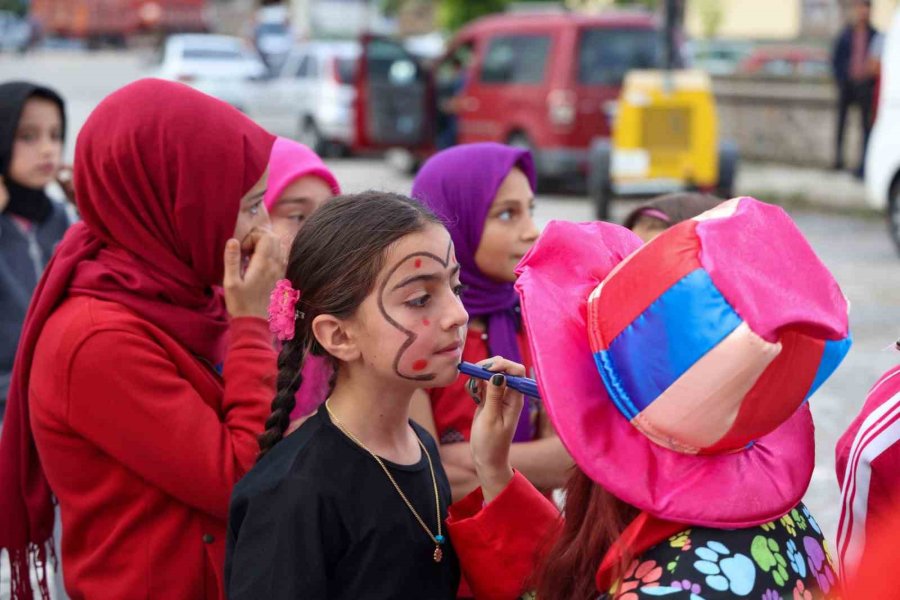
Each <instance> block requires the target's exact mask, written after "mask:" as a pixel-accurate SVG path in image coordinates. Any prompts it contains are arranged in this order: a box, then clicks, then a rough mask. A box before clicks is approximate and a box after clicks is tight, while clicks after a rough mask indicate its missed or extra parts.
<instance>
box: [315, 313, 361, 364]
mask: <svg viewBox="0 0 900 600" xmlns="http://www.w3.org/2000/svg"><path fill="white" fill-rule="evenodd" d="M347 325H348V324H347V323H346V322H344V321H342V320H341V319H338V318H337V317H335V316H333V315H318V316H317V317H316V318H315V319H313V322H312V334H313V336H315V338H316V341H318V342H319V345H320V346H322V348H323V349H324V350H325V351H326V352H328V354H330V355H331V356H333V357H335V358H336V359H338V360H341V361H344V362H351V361H353V360H356V359H357V358H359V355H360V352H359V348H357V347H356V342H355V341H354V339H353V336H351V335H350V334H349V331H348V329H347Z"/></svg>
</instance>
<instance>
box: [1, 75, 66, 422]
mask: <svg viewBox="0 0 900 600" xmlns="http://www.w3.org/2000/svg"><path fill="white" fill-rule="evenodd" d="M65 132H66V114H65V105H64V104H63V100H62V98H61V97H60V96H59V94H57V93H56V92H54V91H53V90H51V89H49V88H46V87H42V86H39V85H35V84H32V83H28V82H12V83H4V84H2V85H0V423H2V422H3V413H4V410H5V408H6V397H7V394H8V392H9V380H10V377H11V376H12V369H13V357H14V356H15V353H16V346H18V344H19V335H20V334H21V331H22V322H23V321H24V320H25V312H26V311H27V310H28V303H29V301H30V300H31V294H32V292H33V291H34V288H35V286H36V285H37V282H38V279H39V278H40V276H41V272H43V270H44V267H45V266H46V265H47V261H48V260H50V254H51V253H52V252H53V248H54V247H55V246H56V244H57V243H59V240H61V239H62V236H63V234H64V233H65V231H66V229H67V228H68V227H69V225H70V220H69V217H68V215H67V213H66V210H65V207H64V205H62V204H60V203H58V202H54V201H52V200H51V199H50V197H49V196H47V193H46V191H45V190H46V188H47V186H48V185H49V184H50V183H51V182H52V181H54V180H55V179H56V178H57V177H58V175H59V173H60V165H61V161H62V150H63V141H64V139H65Z"/></svg>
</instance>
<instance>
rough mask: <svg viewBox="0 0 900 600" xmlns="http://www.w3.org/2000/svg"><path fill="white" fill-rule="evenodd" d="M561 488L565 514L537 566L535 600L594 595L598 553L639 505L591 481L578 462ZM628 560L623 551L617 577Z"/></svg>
mask: <svg viewBox="0 0 900 600" xmlns="http://www.w3.org/2000/svg"><path fill="white" fill-rule="evenodd" d="M565 491H566V505H565V510H564V511H563V512H564V515H565V520H564V521H563V523H562V527H561V531H560V534H559V536H558V537H557V538H556V540H555V542H554V544H553V545H552V546H551V547H550V548H549V549H548V550H547V552H546V553H545V556H544V559H543V560H542V561H541V564H540V565H539V566H538V569H537V572H536V573H535V576H534V582H533V583H534V589H535V591H536V596H537V597H538V598H539V599H540V600H593V599H594V598H596V597H597V595H598V592H597V584H596V583H595V578H596V574H597V567H598V566H599V564H600V559H601V558H602V557H603V556H605V555H606V552H607V551H608V550H609V549H610V547H611V546H612V544H613V542H615V541H616V540H617V539H618V538H619V536H620V535H621V534H622V531H623V530H624V529H625V527H627V526H628V524H629V523H630V522H631V521H633V520H634V519H635V517H637V515H638V513H639V512H640V511H638V509H637V508H635V507H633V506H631V505H630V504H626V503H625V502H622V501H621V500H619V499H618V498H616V497H615V496H613V495H612V494H610V493H609V492H607V491H606V490H604V489H603V488H602V487H600V485H598V484H597V483H594V482H593V481H592V480H591V479H590V478H589V477H588V476H587V475H585V474H584V471H582V470H581V469H579V468H578V467H577V466H575V467H573V469H572V474H571V475H570V476H569V480H568V481H567V482H566V487H565ZM630 560H631V557H628V556H623V557H622V561H621V563H620V564H619V566H618V575H617V577H616V579H617V578H618V577H620V576H621V575H622V574H623V573H624V572H625V569H626V568H627V566H628V562H629V561H630Z"/></svg>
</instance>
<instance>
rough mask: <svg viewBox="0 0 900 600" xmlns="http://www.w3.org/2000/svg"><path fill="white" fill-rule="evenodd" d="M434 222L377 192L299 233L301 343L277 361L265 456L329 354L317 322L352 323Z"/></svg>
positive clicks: (347, 200) (335, 203)
mask: <svg viewBox="0 0 900 600" xmlns="http://www.w3.org/2000/svg"><path fill="white" fill-rule="evenodd" d="M431 223H434V224H438V225H440V221H439V220H438V218H437V217H435V216H434V214H433V213H431V212H430V211H429V210H428V209H427V208H425V207H424V206H423V205H422V204H420V203H419V202H416V201H415V200H412V199H410V198H407V197H406V196H402V195H400V194H392V193H386V192H371V191H370V192H363V193H361V194H350V195H346V196H338V197H337V198H332V199H331V200H329V201H328V202H326V203H325V205H324V206H323V207H322V208H320V209H319V210H318V211H316V212H315V214H313V216H312V217H311V218H310V219H309V221H308V222H307V223H306V225H304V226H303V229H301V230H300V233H298V234H297V237H296V238H295V239H294V243H293V245H292V246H291V252H290V258H289V261H288V267H287V274H286V277H287V279H288V280H289V281H290V282H291V286H292V287H293V288H294V289H295V290H300V292H301V297H300V301H299V302H298V303H297V310H298V311H301V312H302V313H303V317H302V318H299V319H297V320H296V321H295V324H294V325H295V328H296V329H295V332H294V337H293V339H291V340H289V341H287V342H285V344H284V346H283V347H282V349H281V353H280V354H279V355H278V380H277V391H276V393H275V399H274V400H272V414H271V415H270V416H269V418H268V420H266V430H265V432H264V433H263V434H262V435H260V436H259V440H258V441H259V450H260V453H259V458H262V457H263V456H264V455H265V454H266V453H267V452H268V451H269V450H271V449H272V448H273V447H274V446H275V445H276V444H277V443H278V442H280V441H281V438H282V437H283V436H284V432H285V431H286V430H287V428H288V425H290V415H291V411H292V410H294V405H295V404H296V401H295V395H296V394H297V390H299V389H300V386H301V385H302V383H303V376H302V375H301V371H302V369H303V361H304V360H305V358H306V356H307V355H308V354H313V355H315V356H328V354H327V353H326V352H325V350H324V349H323V348H322V346H320V345H319V343H318V342H317V341H316V339H315V336H313V334H312V329H311V325H312V320H313V319H314V318H315V317H316V316H317V315H320V314H329V315H334V316H336V317H338V318H342V319H345V318H348V317H351V316H352V315H353V314H354V313H355V312H356V310H357V309H358V308H359V306H360V304H362V302H363V300H365V299H366V296H368V295H369V293H370V292H371V291H372V289H373V288H374V286H375V281H376V279H377V278H378V273H379V272H380V271H381V267H382V266H383V262H384V253H385V250H387V249H388V248H389V247H390V246H391V245H392V244H394V243H395V242H396V241H398V240H399V239H401V238H402V237H404V236H406V235H409V234H411V233H415V232H418V231H421V230H423V229H424V228H425V227H426V226H427V225H429V224H431ZM329 358H330V357H329ZM332 360H333V359H332ZM335 367H336V365H335ZM333 381H334V380H333V378H332V383H333Z"/></svg>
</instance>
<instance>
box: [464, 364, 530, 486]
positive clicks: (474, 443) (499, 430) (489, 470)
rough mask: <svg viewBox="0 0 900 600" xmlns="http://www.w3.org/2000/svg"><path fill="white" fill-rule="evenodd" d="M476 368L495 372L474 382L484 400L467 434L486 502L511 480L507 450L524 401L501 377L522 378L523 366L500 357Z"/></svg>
mask: <svg viewBox="0 0 900 600" xmlns="http://www.w3.org/2000/svg"><path fill="white" fill-rule="evenodd" d="M479 366H481V367H484V368H486V369H488V370H489V371H494V372H496V373H498V375H495V376H494V377H493V378H491V381H490V382H486V381H479V382H478V391H477V396H478V397H479V398H483V399H484V401H483V402H481V403H480V404H479V406H478V410H477V411H475V420H474V421H473V422H472V432H471V435H470V445H471V447H472V459H473V461H474V462H475V471H476V473H477V474H478V480H479V482H480V483H481V490H482V492H483V494H484V500H485V502H490V501H491V500H493V499H494V498H495V497H496V496H497V495H498V494H499V493H500V492H501V491H503V488H505V487H506V485H507V484H508V483H509V481H510V480H511V479H512V477H513V470H512V467H511V466H510V464H509V447H510V445H511V444H512V439H513V436H514V435H515V433H516V426H517V425H518V423H519V413H521V412H522V404H523V402H524V399H523V397H522V394H521V393H520V392H517V391H515V390H512V389H510V388H507V387H506V378H505V377H503V375H502V374H503V373H506V374H509V375H515V376H518V377H523V376H524V375H525V367H523V366H522V365H520V364H518V363H514V362H512V361H509V360H506V359H504V358H500V357H495V358H492V359H490V360H487V361H482V362H481V363H479Z"/></svg>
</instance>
